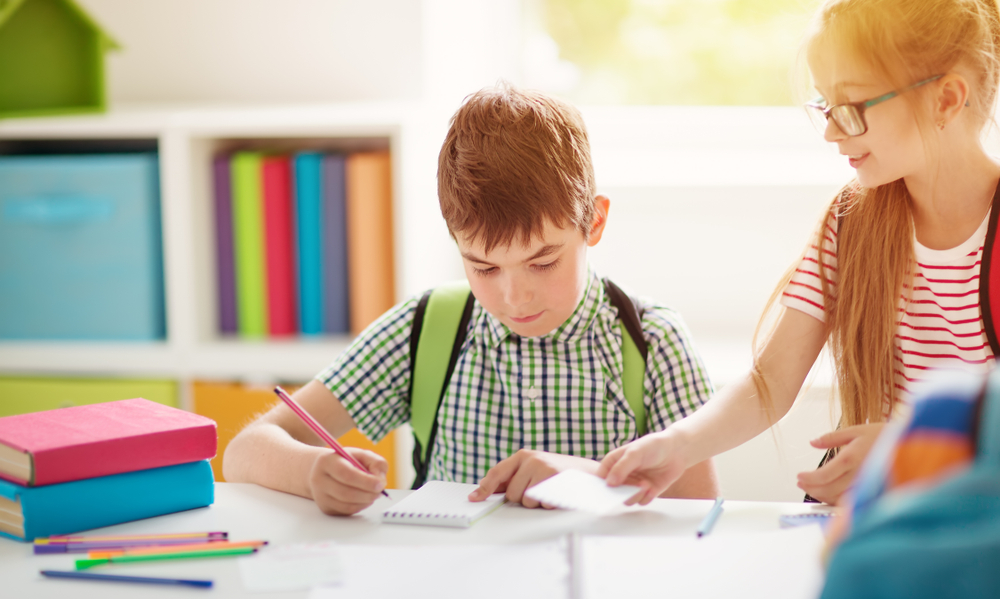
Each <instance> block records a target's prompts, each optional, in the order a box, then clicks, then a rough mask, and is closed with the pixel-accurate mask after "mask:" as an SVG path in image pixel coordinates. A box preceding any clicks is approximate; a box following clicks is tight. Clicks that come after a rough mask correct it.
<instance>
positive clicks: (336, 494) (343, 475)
mask: <svg viewBox="0 0 1000 599" xmlns="http://www.w3.org/2000/svg"><path fill="white" fill-rule="evenodd" d="M344 449H346V450H347V451H348V452H349V453H350V454H351V455H352V456H353V457H354V459H356V460H357V461H358V462H360V463H361V465H362V466H364V467H365V468H366V469H367V470H368V472H370V473H371V474H367V473H365V472H362V471H360V470H358V469H357V468H355V467H354V466H352V465H351V463H350V462H348V461H347V460H345V459H344V458H342V457H340V456H339V455H337V454H336V453H334V452H333V450H332V449H331V450H330V451H328V452H325V453H323V454H321V455H320V456H319V457H317V458H316V461H314V462H313V466H312V470H311V471H310V472H309V488H310V490H311V491H312V498H313V501H315V502H316V505H318V506H319V509H320V510H322V511H323V513H324V514H328V515H331V516H350V515H351V514H356V513H358V512H360V511H361V510H363V509H365V508H366V507H368V506H370V505H371V504H372V503H374V502H375V500H376V499H378V497H379V494H380V493H381V492H382V489H384V488H385V475H386V472H388V471H389V464H388V462H386V461H385V460H384V459H383V458H382V456H380V455H378V454H376V453H374V452H371V451H367V450H365V449H358V448H357V447H345V448H344Z"/></svg>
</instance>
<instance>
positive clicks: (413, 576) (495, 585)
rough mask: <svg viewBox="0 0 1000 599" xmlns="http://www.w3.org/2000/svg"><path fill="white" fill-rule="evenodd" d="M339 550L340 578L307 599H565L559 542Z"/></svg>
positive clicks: (343, 547)
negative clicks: (336, 582) (341, 568)
mask: <svg viewBox="0 0 1000 599" xmlns="http://www.w3.org/2000/svg"><path fill="white" fill-rule="evenodd" d="M338 547H339V550H340V560H341V561H342V563H343V572H344V576H343V578H342V579H341V581H340V583H339V584H337V585H334V586H320V587H315V588H313V590H312V592H311V593H310V595H309V599H564V598H565V597H566V595H567V590H568V589H567V582H568V579H569V561H568V560H567V557H566V543H565V540H564V539H558V540H553V541H546V542H541V543H526V544H514V545H407V546H400V545H395V546H393V545H339V546H338ZM512 579H516V581H515V580H512Z"/></svg>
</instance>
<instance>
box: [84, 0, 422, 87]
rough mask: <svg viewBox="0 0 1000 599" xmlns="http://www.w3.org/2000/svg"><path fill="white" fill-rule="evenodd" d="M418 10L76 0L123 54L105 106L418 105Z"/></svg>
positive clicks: (312, 0)
mask: <svg viewBox="0 0 1000 599" xmlns="http://www.w3.org/2000/svg"><path fill="white" fill-rule="evenodd" d="M421 4H422V3H421V2H417V1H413V0H365V1H363V2H357V1H352V0H281V1H280V2H274V1H269V0H80V5H81V6H83V7H84V8H85V9H86V10H87V11H89V12H90V14H91V15H92V16H93V17H94V18H95V19H96V20H97V21H98V22H99V23H101V25H102V26H103V27H104V29H105V30H106V31H107V32H108V33H109V34H110V35H111V36H112V37H114V38H115V39H116V40H117V41H118V42H119V43H120V44H121V45H122V46H123V49H122V50H121V51H119V52H112V53H110V54H109V55H108V62H107V65H108V77H109V90H108V91H109V97H110V100H111V101H112V103H157V104H159V103H167V102H169V103H248V102H258V103H260V102H310V103H311V102H331V101H341V102H342V101H357V100H386V99H411V100H412V99H417V98H418V97H419V95H420V93H421V68H422V39H423V38H422V34H423V32H422V29H421V27H420V23H421V15H422V11H421Z"/></svg>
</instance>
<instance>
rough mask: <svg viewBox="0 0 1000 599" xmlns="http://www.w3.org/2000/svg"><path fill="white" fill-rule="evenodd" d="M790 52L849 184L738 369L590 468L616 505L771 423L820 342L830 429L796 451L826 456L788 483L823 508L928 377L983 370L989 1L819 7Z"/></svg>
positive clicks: (999, 21)
mask: <svg viewBox="0 0 1000 599" xmlns="http://www.w3.org/2000/svg"><path fill="white" fill-rule="evenodd" d="M805 53H806V58H807V61H808V65H809V70H810V73H811V75H812V79H813V82H814V85H815V87H816V90H817V91H818V92H819V94H820V98H818V99H817V100H815V101H814V102H811V103H809V104H807V109H808V110H810V111H811V112H813V113H814V114H815V115H816V116H817V117H818V118H819V119H820V121H821V122H822V126H823V127H824V137H825V139H826V140H827V141H829V142H832V143H835V144H837V147H838V149H839V150H840V153H841V154H843V155H844V156H846V157H847V159H848V160H849V161H850V164H851V166H852V167H854V168H855V169H856V171H857V178H856V179H855V180H853V181H852V182H851V183H849V184H848V185H847V186H846V187H845V188H844V189H843V190H842V192H841V193H840V194H839V195H838V196H837V197H836V198H835V199H834V200H833V202H832V204H831V206H830V210H829V213H828V214H827V215H825V217H824V219H823V220H822V222H821V223H820V226H819V228H818V230H817V232H816V235H815V238H814V241H813V243H812V244H811V246H810V247H809V248H808V249H807V251H806V253H805V255H804V257H803V258H802V260H801V262H799V264H797V265H795V266H794V268H793V269H792V270H791V271H790V272H789V274H788V275H786V277H785V280H784V281H782V283H781V284H780V285H779V287H778V289H777V290H776V291H775V294H774V296H772V299H771V301H770V302H769V304H768V308H770V307H771V306H772V305H773V304H774V303H775V301H776V300H777V298H779V297H780V303H781V304H782V305H783V310H782V311H781V313H780V314H779V316H778V318H777V321H776V324H775V326H774V328H773V330H772V331H771V333H770V334H769V335H768V336H767V338H766V339H765V340H764V341H763V343H762V345H761V346H760V347H759V348H757V350H756V351H755V357H754V365H753V369H752V370H751V372H749V373H747V374H746V376H745V377H743V378H742V379H741V380H740V381H739V382H738V383H735V384H732V385H729V386H727V387H726V388H725V389H723V390H722V391H721V392H719V393H718V394H717V395H716V397H715V398H714V399H713V400H712V401H710V402H708V404H707V405H706V406H705V407H703V408H702V409H701V410H699V411H698V412H697V413H696V414H693V415H692V416H690V417H688V418H686V419H685V420H683V421H681V422H679V423H677V424H675V425H673V426H671V427H670V428H668V429H666V430H664V431H662V432H659V433H655V434H651V435H647V436H646V437H643V438H642V439H640V440H638V441H635V442H634V443H631V444H629V445H626V446H623V447H620V448H618V449H616V450H615V451H612V452H611V453H609V454H608V455H607V457H605V459H604V461H603V462H602V463H601V469H600V474H601V475H603V476H606V478H607V480H608V483H609V484H611V485H617V484H621V483H622V482H624V481H625V480H626V479H629V481H630V482H634V483H636V484H639V485H640V486H642V487H643V491H642V492H641V493H638V494H636V495H635V497H633V498H632V499H630V500H629V503H636V502H638V503H642V504H646V503H649V502H650V501H651V500H652V499H653V498H654V497H656V496H657V495H659V494H660V493H661V492H662V491H663V490H664V489H665V488H666V487H667V486H668V485H670V484H671V483H672V482H673V481H674V480H676V479H677V478H678V477H679V476H680V474H681V473H683V472H684V470H685V469H686V468H687V467H688V466H690V465H692V464H696V463H699V462H701V461H703V460H705V459H707V458H709V457H711V456H713V455H716V454H718V453H721V452H723V451H726V450H728V449H731V448H733V447H735V446H737V445H739V444H741V443H743V442H745V441H747V440H749V439H751V438H752V437H754V436H755V435H757V434H758V433H760V432H762V431H763V430H765V429H766V428H767V427H768V426H770V425H771V424H772V423H773V422H774V421H775V420H776V419H780V418H781V417H782V416H784V414H785V413H786V412H787V411H788V409H789V408H790V407H791V405H792V403H793V402H794V401H795V397H796V395H797V394H798V392H799V389H800V387H801V386H802V383H803V381H804V380H805V377H806V375H807V374H808V372H809V369H810V368H811V367H812V365H813V362H815V360H816V358H817V356H818V355H819V352H820V350H821V349H822V348H823V346H824V345H825V344H827V343H829V344H830V347H831V350H832V353H833V357H834V363H835V366H836V375H837V382H838V387H839V394H840V403H841V408H842V417H841V422H840V427H839V429H838V430H837V431H835V432H832V433H829V434H826V435H823V436H822V437H820V438H819V439H816V440H815V441H813V442H812V445H813V446H815V447H818V448H824V449H827V450H834V451H835V452H836V455H835V457H834V451H828V453H827V458H825V459H824V463H822V464H821V467H820V468H819V469H817V470H816V471H813V472H807V473H802V474H799V477H798V482H799V487H801V488H802V489H803V490H805V491H806V492H807V493H808V494H809V495H811V496H813V497H815V498H817V499H819V500H821V501H825V502H828V503H834V502H836V501H837V499H838V498H839V497H840V495H841V494H842V493H843V492H844V490H845V489H846V488H847V487H848V485H849V484H850V483H851V480H852V479H853V476H854V473H855V471H856V469H857V468H858V466H859V465H860V463H861V461H862V460H863V459H864V457H865V455H866V454H867V453H868V450H869V448H870V447H871V445H872V443H873V442H874V440H875V438H876V437H877V436H878V434H879V432H880V431H881V429H882V427H883V425H884V423H885V422H886V421H887V420H888V419H889V418H890V417H896V416H897V415H898V414H900V413H901V412H903V411H905V406H906V404H907V402H908V398H909V396H910V393H911V391H912V389H913V387H914V385H916V384H917V383H919V382H920V380H921V379H923V378H925V377H926V376H927V371H928V370H930V369H933V368H962V369H971V370H973V371H982V372H985V371H986V370H988V369H989V368H990V367H991V366H992V365H993V353H994V351H996V349H997V348H996V347H992V348H991V346H990V341H989V340H988V335H987V328H986V327H984V324H983V318H982V316H981V315H980V309H979V306H980V302H979V270H980V264H981V261H982V256H983V247H984V243H985V240H986V234H987V229H988V228H990V227H988V225H989V223H990V211H991V206H993V205H994V203H997V206H998V207H997V208H996V209H994V210H993V212H994V215H993V217H994V220H995V219H996V216H997V213H1000V200H998V199H995V198H1000V190H998V187H997V184H998V180H1000V166H998V165H997V163H996V162H995V161H994V160H993V159H992V158H990V157H989V156H988V155H987V154H986V152H985V150H984V149H983V147H982V144H981V141H980V137H981V133H982V131H983V129H984V127H985V125H986V124H987V122H990V121H991V115H992V111H993V106H994V101H995V99H996V92H997V84H998V65H1000V16H998V9H997V4H996V1H995V0H827V1H826V2H825V3H824V4H823V6H822V7H821V8H820V10H819V12H818V13H817V15H816V18H815V20H814V24H813V26H812V28H811V29H810V31H809V33H808V35H807V37H806V41H805ZM990 230H991V235H992V231H993V230H995V225H994V227H993V228H990ZM990 241H991V242H992V239H991V240H990ZM997 267H998V268H1000V265H998V266H997ZM984 287H985V281H984ZM984 305H985V303H984ZM767 312H768V310H765V314H767ZM993 318H1000V314H997V315H994V316H993ZM987 322H991V321H989V320H988V321H987ZM989 334H990V336H991V338H992V342H993V343H994V344H995V343H996V341H995V336H993V335H992V328H991V329H990V333H989ZM755 345H756V343H755ZM837 449H839V451H836V450H837Z"/></svg>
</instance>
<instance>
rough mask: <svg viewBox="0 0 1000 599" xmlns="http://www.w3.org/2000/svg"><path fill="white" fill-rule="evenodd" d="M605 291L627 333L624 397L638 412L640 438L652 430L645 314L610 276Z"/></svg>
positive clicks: (633, 411) (623, 350)
mask: <svg viewBox="0 0 1000 599" xmlns="http://www.w3.org/2000/svg"><path fill="white" fill-rule="evenodd" d="M604 290H605V291H606V292H607V294H608V299H609V300H611V305H612V306H614V307H615V308H617V309H618V320H619V322H621V324H622V326H624V327H625V332H627V333H628V334H627V335H622V371H623V372H622V390H623V391H624V392H625V400H626V401H628V405H629V407H630V408H632V413H633V414H635V422H636V425H637V426H638V427H639V436H640V437H641V436H643V435H645V434H646V431H648V430H649V427H648V425H647V422H646V404H645V403H644V402H643V395H644V387H645V379H646V357H647V356H648V355H649V348H648V347H647V345H646V338H645V337H644V336H643V334H642V314H641V313H640V310H639V308H638V302H636V301H634V300H633V299H632V298H630V297H629V296H628V295H627V294H626V293H625V292H624V291H622V289H621V288H620V287H618V286H617V285H615V284H614V283H612V282H611V280H610V279H604Z"/></svg>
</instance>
